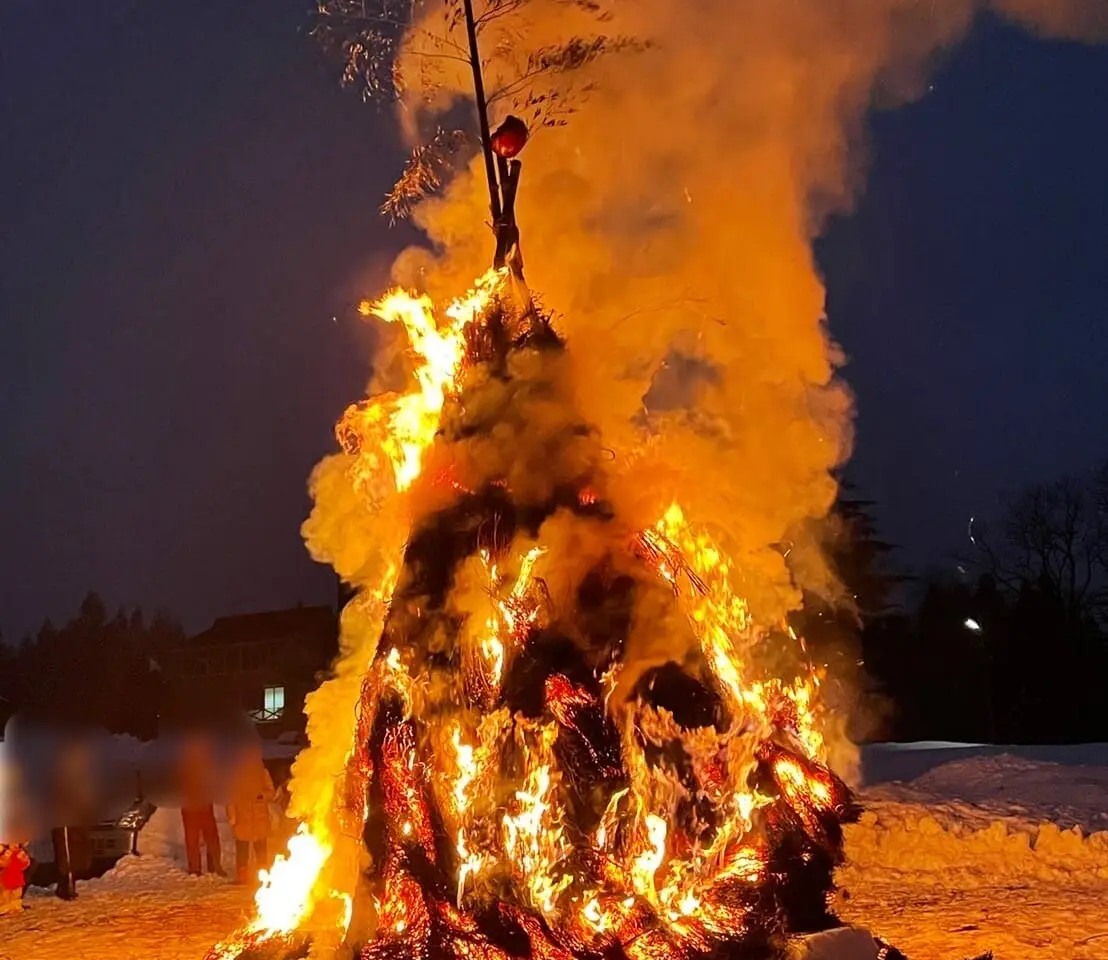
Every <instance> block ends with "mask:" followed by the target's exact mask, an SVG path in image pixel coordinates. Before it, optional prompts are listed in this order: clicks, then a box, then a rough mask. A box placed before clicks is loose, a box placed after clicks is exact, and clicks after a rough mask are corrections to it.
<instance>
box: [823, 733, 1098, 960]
mask: <svg viewBox="0 0 1108 960" xmlns="http://www.w3.org/2000/svg"><path fill="white" fill-rule="evenodd" d="M951 756H954V757H957V758H958V759H953V760H951V759H949V758H950V757H951ZM1031 757H1033V758H1036V759H1029V758H1031ZM1047 757H1050V758H1053V760H1054V761H1058V762H1051V760H1048V759H1045V758H1047ZM943 760H946V761H947V762H942V761H943ZM1094 762H1095V763H1096V764H1097V765H1092V764H1093V763H1094ZM863 770H864V771H865V773H866V779H867V782H868V783H869V784H870V785H869V786H868V787H866V788H865V789H864V799H865V802H866V813H865V814H864V815H863V818H862V822H861V823H859V824H858V825H856V826H853V827H848V828H847V855H848V857H849V861H848V863H847V865H846V866H845V867H844V868H843V869H841V870H840V871H839V874H838V881H839V885H840V888H841V889H840V893H839V896H838V898H837V900H836V909H837V912H838V913H839V915H840V916H841V917H842V918H843V919H844V920H847V921H850V922H853V923H857V924H861V925H864V926H866V927H868V928H869V929H871V930H872V931H873V932H874V933H876V934H877V935H879V936H882V937H884V938H885V939H887V940H888V941H889V942H891V943H893V944H895V945H896V946H897V947H898V948H899V949H901V950H902V951H903V952H904V953H905V954H907V955H908V956H909V957H910V958H913V960H920V958H922V960H926V958H932V957H933V958H937V960H946V958H950V960H957V958H961V957H974V956H977V955H979V954H981V953H983V952H985V951H986V950H991V951H993V954H994V956H995V957H996V960H1025V958H1031V957H1035V958H1039V957H1041V958H1044V960H1046V958H1057V960H1093V958H1097V960H1105V958H1108V746H1105V745H1091V746H1083V747H1062V748H1058V747H1055V748H1047V747H1032V748H1027V747H1025V748H995V747H984V748H982V747H965V746H961V745H943V746H940V745H930V744H929V745H910V746H909V747H907V748H904V749H896V748H890V747H888V746H882V747H875V748H871V749H870V750H867V751H864V752H863ZM890 771H896V772H897V773H900V774H901V775H904V774H905V773H916V774H917V775H916V776H915V777H914V779H912V780H910V781H909V782H907V783H905V782H897V781H891V782H890V781H888V780H885V777H887V776H888V774H889V772H890Z"/></svg>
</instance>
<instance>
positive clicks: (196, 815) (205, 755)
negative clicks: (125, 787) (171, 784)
mask: <svg viewBox="0 0 1108 960" xmlns="http://www.w3.org/2000/svg"><path fill="white" fill-rule="evenodd" d="M177 773H178V780H179V788H180V797H181V819H182V821H183V822H184V828H185V852H186V856H187V858H188V871H189V873H190V874H192V876H194V877H198V876H200V841H201V839H203V841H204V848H205V853H206V854H207V862H208V872H209V873H214V874H215V875H216V876H217V877H225V876H227V874H226V873H225V872H224V870H223V857H222V851H221V850H220V848H219V828H218V827H217V826H216V822H215V806H214V803H215V769H214V760H213V757H212V751H211V746H210V745H209V744H208V742H207V740H205V739H204V738H203V737H200V736H196V735H193V736H190V737H188V738H187V739H186V740H185V744H184V749H183V751H182V754H181V763H180V766H179V768H178V771H177Z"/></svg>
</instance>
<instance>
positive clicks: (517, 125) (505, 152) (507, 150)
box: [492, 116, 527, 160]
mask: <svg viewBox="0 0 1108 960" xmlns="http://www.w3.org/2000/svg"><path fill="white" fill-rule="evenodd" d="M526 143H527V124H525V123H524V122H523V121H522V120H520V119H519V117H511V116H509V117H505V118H504V122H503V123H502V124H500V126H499V127H497V128H496V132H495V133H494V134H493V135H492V152H493V153H495V154H496V155H497V156H498V157H503V158H504V159H505V160H511V159H512V158H513V157H515V156H517V155H518V154H519V151H520V150H522V149H523V147H524V145H525V144H526Z"/></svg>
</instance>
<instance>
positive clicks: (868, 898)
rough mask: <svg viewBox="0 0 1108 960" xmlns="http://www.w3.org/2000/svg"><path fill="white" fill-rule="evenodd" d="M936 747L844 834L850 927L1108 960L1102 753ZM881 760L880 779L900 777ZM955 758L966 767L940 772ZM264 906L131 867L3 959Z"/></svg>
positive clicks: (97, 885)
mask: <svg viewBox="0 0 1108 960" xmlns="http://www.w3.org/2000/svg"><path fill="white" fill-rule="evenodd" d="M887 749H888V748H877V752H878V753H879V752H880V751H881V750H887ZM929 749H931V750H933V751H934V756H933V757H932V758H931V760H930V761H929V763H934V764H936V765H935V766H934V767H933V768H932V769H930V770H927V769H926V767H927V764H922V765H921V764H920V762H919V761H918V760H914V761H913V763H914V764H915V772H916V773H917V774H919V775H917V776H916V777H915V778H914V779H912V780H910V781H908V782H905V783H889V782H874V783H871V784H870V785H869V786H867V787H866V788H865V790H864V791H863V796H864V797H865V799H866V802H867V805H868V807H869V812H868V813H867V815H866V816H865V818H864V819H863V822H862V823H861V824H859V825H857V826H855V827H848V828H847V854H848V856H849V857H851V858H852V862H851V863H850V864H848V865H847V866H846V867H844V868H843V869H842V870H841V871H840V872H839V882H840V885H841V887H842V889H843V891H844V892H843V893H841V894H840V895H839V898H838V900H837V903H836V908H837V910H838V912H839V914H840V916H842V917H843V919H844V920H846V921H848V922H853V923H857V924H859V925H860V926H866V927H868V928H869V929H870V930H872V931H873V932H874V933H875V934H877V935H879V936H883V937H885V938H887V939H888V940H889V941H891V942H892V943H894V944H896V945H897V946H898V947H900V949H902V950H903V951H904V952H905V953H906V954H907V955H908V956H909V957H911V958H912V960H964V958H967V957H973V956H976V955H978V954H980V953H983V952H984V951H985V950H992V951H993V953H994V955H995V957H996V960H1033V958H1043V960H1108V910H1105V909H1104V904H1105V903H1108V815H1106V814H1108V802H1106V801H1105V798H1106V797H1108V763H1105V759H1106V758H1105V750H1104V748H1099V753H1097V748H1093V750H1092V751H1091V752H1090V751H1088V750H1086V751H1085V753H1084V756H1082V755H1081V754H1080V753H1079V752H1075V751H1074V750H1072V749H1071V750H1068V751H1066V750H1062V751H1055V752H1054V754H1053V755H1055V756H1058V757H1061V758H1063V759H1065V760H1066V761H1067V762H1066V764H1064V765H1061V764H1054V763H1050V762H1046V761H1045V760H1044V759H1043V758H1044V757H1047V756H1050V755H1052V754H1050V753H1047V752H1044V749H1043V748H1037V750H1036V751H1034V752H1033V755H1034V756H1035V757H1036V759H1026V757H1027V755H1028V754H1029V753H1032V751H1028V750H1021V751H1020V753H1021V754H1022V755H1023V756H1024V758H1023V759H1021V758H1018V757H1016V756H1011V755H1007V754H1004V753H1003V751H997V750H995V748H990V750H989V754H990V755H987V756H972V755H971V754H973V753H974V752H977V751H979V749H980V748H971V749H959V750H955V749H947V750H943V751H939V750H937V749H934V748H933V747H929ZM913 753H914V755H916V756H918V754H919V753H920V751H914V752H913ZM873 756H874V751H869V756H868V760H867V768H868V769H869V770H871V771H873V770H874V769H876V770H877V771H878V773H880V772H881V770H882V768H884V769H886V770H887V769H894V770H895V769H896V765H895V763H894V764H891V765H890V764H888V763H880V764H878V762H877V761H876V760H873ZM943 756H947V757H949V756H955V757H961V758H962V759H956V760H953V761H950V762H947V763H942V764H939V762H938V761H939V760H941V759H942V757H943ZM1090 757H1091V758H1093V759H1095V760H1096V761H1098V763H1099V765H1097V766H1093V765H1088V764H1087V762H1085V761H1086V758H1090ZM878 759H880V758H878ZM885 759H886V760H887V759H888V758H885ZM894 759H895V758H894ZM871 760H872V761H873V762H869V761H871ZM1082 763H1085V765H1078V764H1082ZM870 779H871V780H873V779H874V777H873V776H872V774H871V776H870ZM1075 831H1076V832H1075ZM151 839H153V838H151ZM148 849H153V848H152V847H148ZM252 893H253V891H252V890H251V889H250V888H242V887H235V886H232V885H230V884H228V883H226V882H224V881H219V880H215V879H210V878H201V879H194V878H190V877H188V876H186V875H185V874H184V871H183V868H182V865H181V864H179V863H176V862H174V861H173V860H169V859H161V858H157V857H143V858H141V859H139V860H134V859H131V858H128V859H125V860H124V861H122V862H121V863H120V865H119V866H117V867H116V869H114V870H113V871H111V872H110V873H108V874H107V875H106V876H105V877H104V878H103V879H101V880H98V881H91V882H89V883H85V884H81V886H80V899H79V900H77V901H76V902H75V903H62V902H61V901H59V900H56V899H55V898H53V897H50V896H46V895H44V894H42V893H41V892H34V891H33V892H32V894H31V896H30V897H29V898H28V903H29V905H30V909H29V910H26V911H24V913H23V914H22V915H21V916H15V917H0V960H25V958H26V960H32V958H33V960H63V958H64V960H72V958H73V957H83V958H86V960H151V958H156V960H200V958H201V957H203V956H204V954H205V952H206V951H207V950H208V948H209V947H210V946H211V944H212V943H213V942H215V941H216V940H218V939H220V938H221V937H224V936H226V935H227V934H228V933H230V932H231V931H232V930H233V929H235V927H237V926H239V925H240V924H241V922H242V921H243V919H244V918H246V917H247V916H248V914H249V912H250V910H251V906H252Z"/></svg>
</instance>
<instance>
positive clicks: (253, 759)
mask: <svg viewBox="0 0 1108 960" xmlns="http://www.w3.org/2000/svg"><path fill="white" fill-rule="evenodd" d="M275 797H276V791H275V790H274V789H273V778H272V777H270V775H269V771H268V770H266V768H265V764H264V763H263V762H262V748H261V744H259V743H251V744H250V745H249V746H247V747H246V748H245V749H244V750H243V751H242V755H241V756H240V757H239V762H238V765H237V766H236V768H235V773H234V777H233V779H232V781H231V801H230V803H229V804H228V805H227V819H228V820H229V821H230V823H231V829H232V831H233V832H234V834H235V870H236V879H237V880H238V882H239V883H246V882H247V881H248V878H249V870H250V852H251V849H253V852H254V870H255V872H257V871H258V870H260V869H262V868H263V867H266V866H268V864H269V858H268V853H269V851H268V849H267V847H268V840H269V831H270V804H271V803H273V801H274V799H275Z"/></svg>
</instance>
